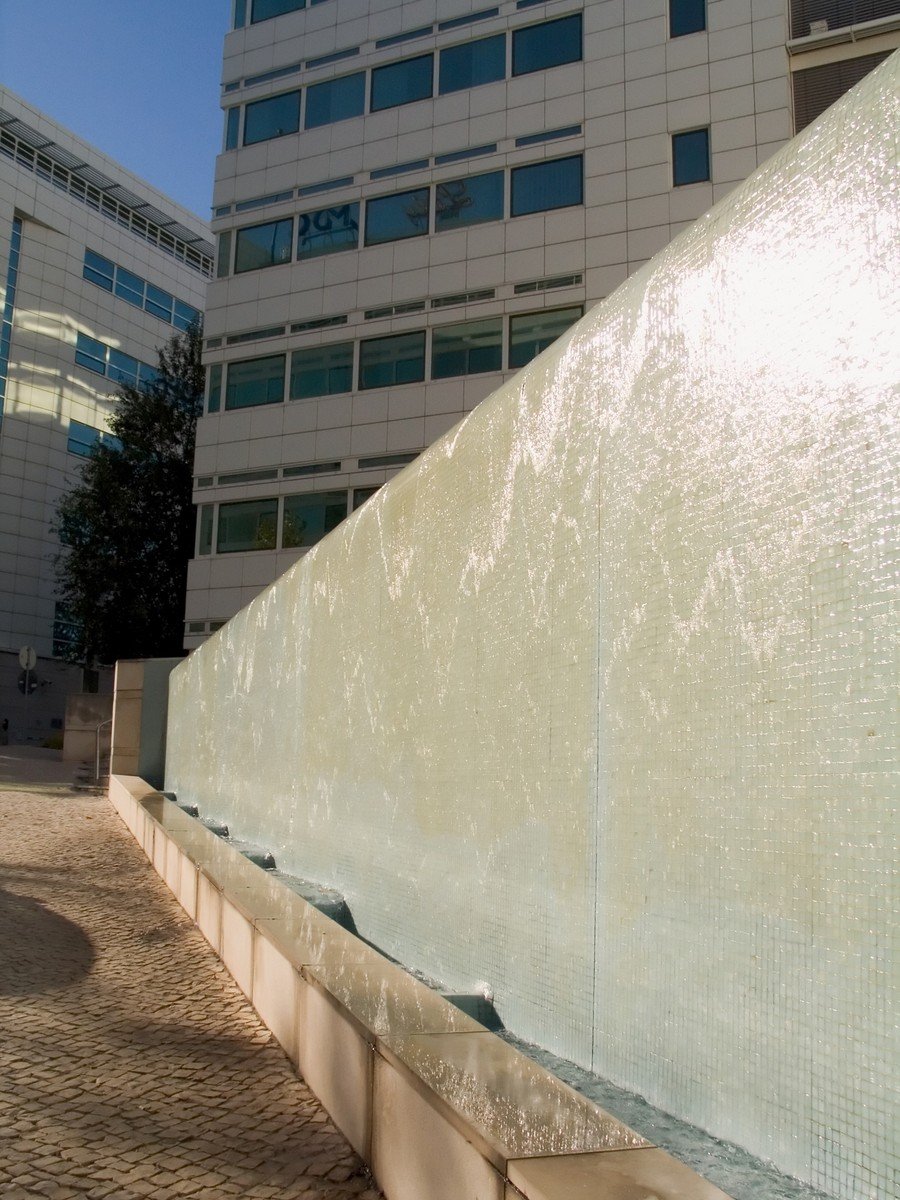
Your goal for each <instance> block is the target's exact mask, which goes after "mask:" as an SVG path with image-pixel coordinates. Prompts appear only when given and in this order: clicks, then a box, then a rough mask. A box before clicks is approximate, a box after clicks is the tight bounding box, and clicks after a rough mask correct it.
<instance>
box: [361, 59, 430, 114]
mask: <svg viewBox="0 0 900 1200" xmlns="http://www.w3.org/2000/svg"><path fill="white" fill-rule="evenodd" d="M433 75H434V55H433V54H423V55H421V57H419V58H407V59H404V61H403V62H398V63H388V64H387V66H384V67H375V69H374V70H373V71H372V97H371V102H370V105H369V107H370V108H371V110H372V112H379V111H380V110H381V109H383V108H395V107H396V106H397V105H398V104H412V103H413V101H414V100H427V99H428V97H429V96H430V95H431V89H432V82H433Z"/></svg>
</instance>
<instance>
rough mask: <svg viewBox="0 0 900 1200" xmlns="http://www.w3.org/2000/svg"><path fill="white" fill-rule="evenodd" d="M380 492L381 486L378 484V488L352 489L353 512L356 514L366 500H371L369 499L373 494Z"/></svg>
mask: <svg viewBox="0 0 900 1200" xmlns="http://www.w3.org/2000/svg"><path fill="white" fill-rule="evenodd" d="M380 491H381V484H379V485H378V487H361V488H354V489H353V511H354V512H356V510H357V509H358V508H359V507H360V505H361V504H365V502H366V501H367V500H371V498H372V497H373V496H374V495H375V493H376V492H380Z"/></svg>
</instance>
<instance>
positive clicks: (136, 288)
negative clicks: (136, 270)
mask: <svg viewBox="0 0 900 1200" xmlns="http://www.w3.org/2000/svg"><path fill="white" fill-rule="evenodd" d="M116 295H117V296H119V297H120V298H121V299H122V300H127V301H128V303H129V304H134V305H135V306H136V307H137V308H143V307H144V281H143V279H141V278H140V276H139V275H132V273H131V272H130V271H126V270H125V268H124V267H119V268H118V269H117V271H116Z"/></svg>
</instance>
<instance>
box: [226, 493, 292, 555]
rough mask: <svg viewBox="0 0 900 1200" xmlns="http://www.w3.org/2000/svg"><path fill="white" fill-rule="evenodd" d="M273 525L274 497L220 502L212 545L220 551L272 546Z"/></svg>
mask: <svg viewBox="0 0 900 1200" xmlns="http://www.w3.org/2000/svg"><path fill="white" fill-rule="evenodd" d="M277 529H278V501H277V500H244V501H240V502H239V503H237V504H220V505H219V531H218V536H217V538H216V549H217V550H218V552H219V553H220V554H232V553H234V552H235V551H240V550H274V549H275V534H276V531H277Z"/></svg>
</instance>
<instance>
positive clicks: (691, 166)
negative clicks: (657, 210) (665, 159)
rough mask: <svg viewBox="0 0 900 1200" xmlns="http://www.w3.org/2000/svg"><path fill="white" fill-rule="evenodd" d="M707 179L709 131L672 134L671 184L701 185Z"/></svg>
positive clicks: (699, 130) (701, 130)
mask: <svg viewBox="0 0 900 1200" xmlns="http://www.w3.org/2000/svg"><path fill="white" fill-rule="evenodd" d="M707 179H709V130H708V129H691V130H690V131H689V132H687V133H673V134H672V182H673V183H674V185H675V187H682V186H683V185H684V184H686V183H703V182H704V180H707Z"/></svg>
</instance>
